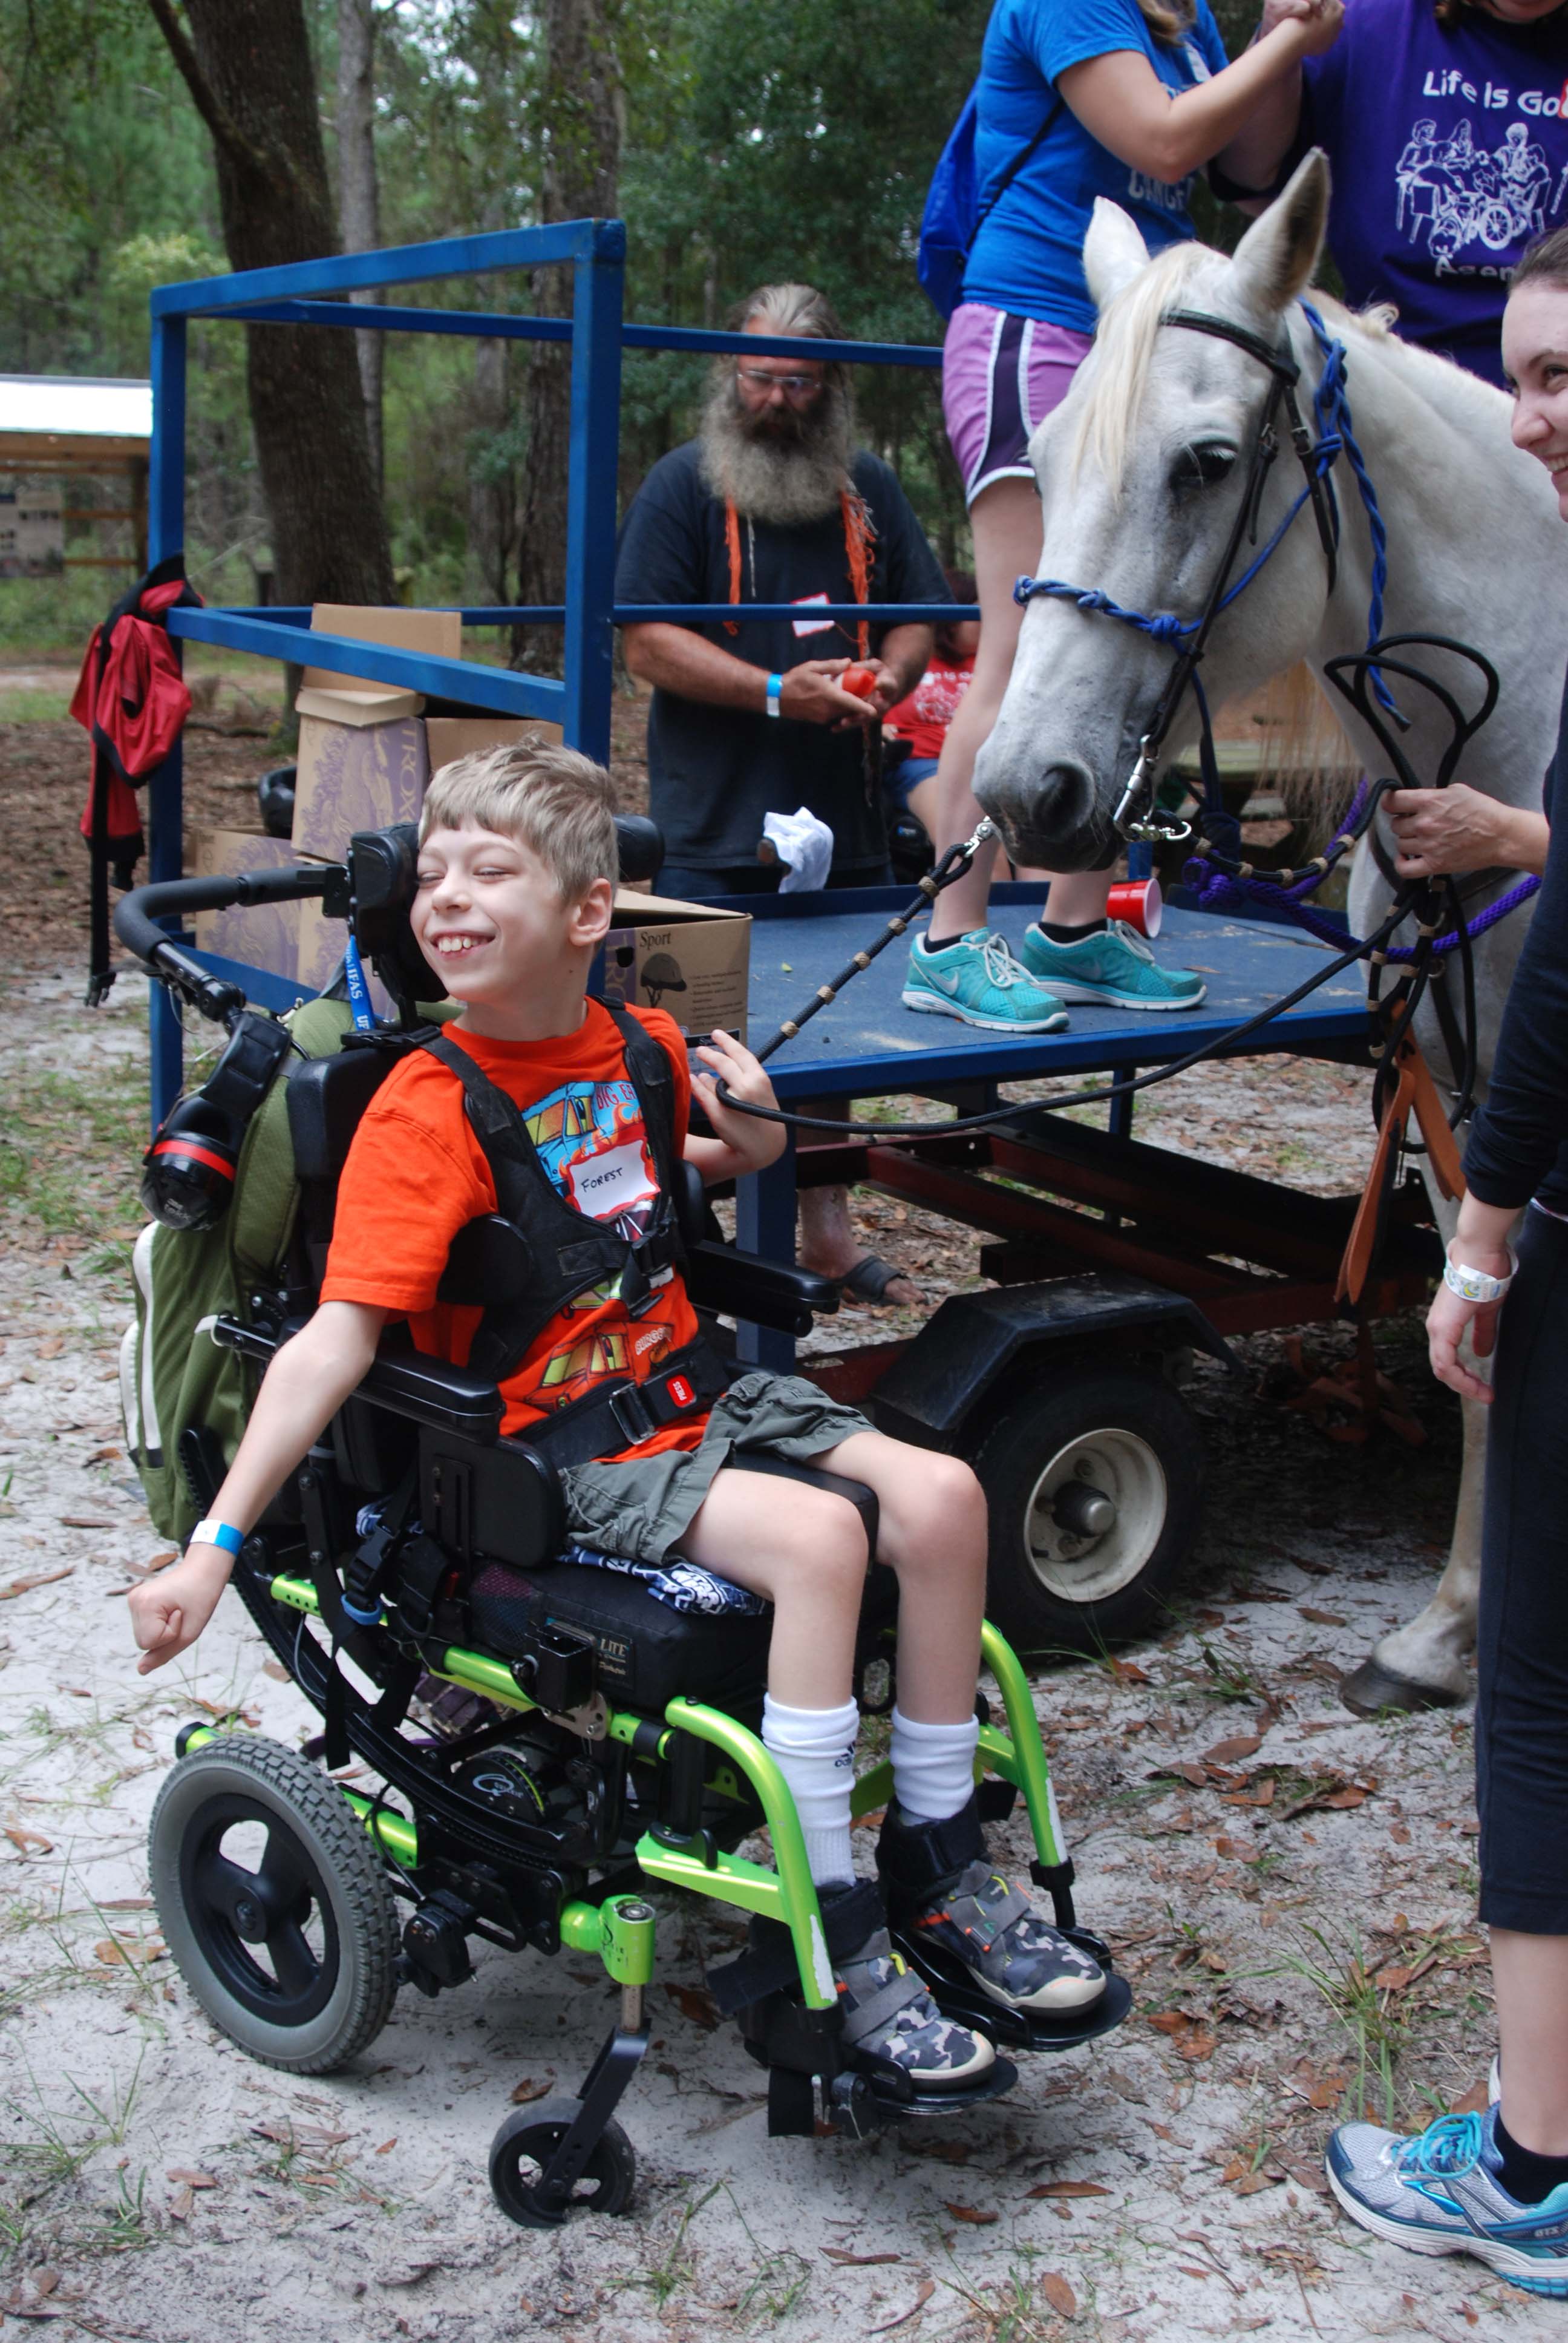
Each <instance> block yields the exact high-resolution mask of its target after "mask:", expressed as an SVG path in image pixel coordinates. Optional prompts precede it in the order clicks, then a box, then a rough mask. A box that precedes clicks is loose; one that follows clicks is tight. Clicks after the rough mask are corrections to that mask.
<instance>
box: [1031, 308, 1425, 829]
mask: <svg viewBox="0 0 1568 2343" xmlns="http://www.w3.org/2000/svg"><path fill="white" fill-rule="evenodd" d="M1301 308H1302V314H1303V316H1304V317H1306V320H1307V323H1308V325H1309V326H1310V327H1311V328H1312V337H1313V339H1314V341H1315V342H1316V344H1317V346H1318V349H1319V351H1320V353H1321V354H1322V359H1323V366H1322V372H1321V374H1320V376H1319V377H1318V382H1317V386H1316V387H1315V389H1314V390H1313V393H1312V423H1313V427H1314V435H1315V436H1313V437H1310V438H1309V437H1308V434H1307V430H1306V427H1305V425H1304V424H1303V423H1302V419H1301V416H1300V412H1299V410H1298V408H1297V406H1296V399H1295V389H1294V386H1295V383H1296V381H1297V380H1298V378H1299V373H1300V369H1299V368H1298V367H1297V365H1296V362H1295V360H1294V358H1293V357H1292V356H1291V354H1290V351H1289V348H1288V347H1276V346H1272V345H1271V344H1269V343H1268V342H1266V341H1264V340H1263V339H1262V338H1261V336H1259V335H1255V334H1253V333H1251V332H1250V331H1249V330H1248V328H1246V327H1241V326H1236V325H1233V324H1232V323H1231V320H1230V319H1229V318H1225V317H1210V316H1208V315H1206V314H1204V313H1203V312H1201V311H1198V310H1185V309H1179V310H1174V311H1171V313H1170V314H1169V315H1168V316H1167V317H1165V318H1164V319H1163V320H1162V321H1161V322H1162V323H1164V324H1166V325H1171V326H1184V327H1190V328H1191V330H1193V331H1194V332H1198V333H1207V334H1213V335H1216V336H1217V337H1220V338H1221V339H1222V340H1225V341H1231V342H1234V343H1235V344H1236V345H1237V346H1238V347H1240V348H1241V349H1243V350H1245V351H1246V352H1247V353H1248V354H1249V356H1251V357H1255V358H1257V359H1258V360H1259V362H1260V363H1261V365H1264V366H1266V367H1269V368H1270V370H1271V373H1272V375H1273V377H1274V390H1273V395H1272V397H1271V399H1270V400H1269V403H1268V406H1267V407H1266V408H1265V409H1264V412H1263V416H1262V418H1261V422H1260V425H1259V429H1258V437H1257V440H1256V442H1255V444H1254V447H1253V455H1252V468H1251V477H1250V478H1249V480H1248V483H1247V488H1246V492H1245V494H1244V496H1243V498H1242V501H1241V508H1240V511H1239V513H1238V515H1237V521H1236V526H1235V528H1234V529H1233V530H1232V532H1231V541H1230V544H1229V546H1228V547H1227V548H1226V553H1225V558H1224V560H1223V562H1222V564H1221V569H1220V573H1219V576H1218V577H1217V578H1216V579H1215V581H1214V585H1213V587H1212V588H1211V590H1210V595H1209V598H1208V601H1207V603H1206V605H1205V607H1204V608H1203V610H1202V612H1201V615H1200V616H1199V617H1198V618H1177V617H1176V616H1175V615H1174V613H1172V612H1171V611H1157V612H1155V613H1153V614H1152V615H1151V614H1149V613H1148V612H1145V611H1142V610H1129V609H1125V608H1123V607H1122V606H1121V603H1120V602H1113V601H1112V600H1111V597H1110V595H1109V594H1106V593H1103V592H1101V589H1100V588H1098V587H1082V586H1071V585H1069V584H1068V583H1067V582H1066V580H1065V579H1063V578H1020V579H1019V580H1018V582H1017V584H1016V585H1015V586H1014V588H1013V589H1012V592H1013V599H1014V601H1015V602H1017V603H1019V604H1020V606H1021V607H1024V608H1027V607H1028V605H1029V604H1030V602H1031V601H1033V600H1034V599H1035V598H1036V597H1037V596H1039V595H1049V596H1050V597H1051V598H1054V599H1055V600H1057V601H1062V602H1073V603H1076V604H1077V606H1078V608H1080V609H1081V610H1089V611H1094V612H1098V613H1100V614H1101V616H1103V617H1105V618H1115V619H1116V620H1118V621H1119V623H1120V624H1121V625H1122V626H1125V627H1132V628H1136V629H1137V631H1138V632H1139V633H1140V634H1143V635H1147V636H1148V637H1149V638H1150V639H1151V641H1154V642H1159V643H1166V644H1168V645H1169V646H1170V648H1171V650H1172V651H1173V652H1174V653H1175V655H1176V665H1175V667H1174V669H1172V672H1171V679H1170V682H1169V684H1168V685H1167V688H1166V689H1165V692H1164V693H1163V695H1162V697H1161V702H1160V706H1159V709H1157V711H1156V714H1155V718H1154V720H1153V723H1152V724H1151V727H1150V729H1149V731H1148V732H1147V733H1146V734H1145V735H1144V738H1143V740H1142V743H1141V749H1140V753H1139V759H1138V763H1137V765H1136V767H1135V768H1134V770H1133V774H1132V777H1131V779H1130V781H1129V782H1128V785H1127V788H1126V789H1125V790H1124V792H1123V794H1122V799H1121V805H1120V806H1119V807H1118V809H1117V814H1116V826H1117V828H1118V829H1119V830H1122V832H1123V834H1124V835H1126V836H1129V837H1148V836H1154V837H1159V836H1166V837H1175V838H1179V837H1181V836H1184V835H1185V830H1184V829H1175V830H1166V829H1163V828H1162V827H1161V826H1160V825H1158V824H1154V823H1152V822H1151V821H1150V820H1146V819H1141V818H1140V812H1139V806H1138V799H1139V795H1140V792H1141V790H1142V789H1143V788H1144V787H1145V785H1146V784H1147V782H1148V776H1149V773H1150V769H1151V763H1152V760H1153V758H1154V756H1155V755H1156V754H1157V752H1158V750H1159V749H1160V746H1161V742H1162V741H1163V739H1164V738H1165V735H1166V733H1167V732H1168V731H1169V730H1170V728H1171V722H1172V721H1173V719H1174V718H1175V714H1176V710H1177V708H1178V707H1179V705H1180V703H1181V695H1182V693H1183V692H1184V691H1185V689H1186V688H1187V686H1188V684H1189V683H1191V687H1192V692H1193V696H1194V698H1195V699H1196V700H1197V703H1198V715H1199V725H1200V738H1199V758H1200V763H1201V769H1202V774H1203V785H1204V795H1205V799H1206V802H1205V805H1204V820H1205V827H1206V828H1207V829H1208V830H1209V831H1210V833H1211V835H1212V833H1213V830H1214V826H1215V825H1216V823H1217V824H1219V825H1220V826H1221V829H1223V828H1224V827H1226V826H1227V825H1229V826H1230V827H1231V828H1232V829H1234V828H1235V827H1236V826H1235V825H1234V823H1233V822H1232V820H1231V817H1230V816H1227V815H1226V814H1225V813H1224V811H1223V807H1222V804H1221V795H1220V789H1219V770H1218V766H1217V763H1216V760H1215V757H1214V742H1213V726H1212V723H1211V718H1210V713H1209V702H1208V698H1207V695H1206V694H1205V692H1204V689H1203V685H1202V681H1201V678H1200V676H1199V673H1198V662H1199V660H1200V659H1201V658H1202V656H1203V649H1204V644H1205V641H1206V639H1207V636H1208V632H1209V629H1210V628H1211V626H1212V624H1213V622H1214V620H1215V619H1216V618H1218V617H1219V615H1220V613H1221V610H1225V609H1228V608H1229V607H1230V605H1231V603H1232V602H1233V601H1235V599H1236V598H1237V597H1238V595H1240V594H1242V593H1244V592H1245V590H1246V588H1248V587H1249V586H1250V585H1251V582H1252V580H1253V578H1256V577H1257V576H1258V574H1259V572H1260V571H1261V569H1263V568H1265V567H1266V566H1267V564H1268V563H1269V561H1270V560H1271V558H1272V557H1273V555H1274V554H1275V552H1276V551H1277V550H1278V548H1279V547H1280V546H1281V545H1282V543H1283V541H1284V539H1285V538H1286V536H1287V535H1288V534H1289V532H1290V530H1291V528H1292V525H1293V523H1294V522H1295V520H1296V518H1297V516H1298V514H1299V513H1300V512H1301V510H1302V507H1303V506H1304V505H1306V504H1307V503H1309V502H1310V503H1312V507H1313V509H1314V512H1315V514H1316V517H1317V521H1318V529H1319V535H1320V537H1321V538H1322V546H1323V553H1324V558H1325V559H1326V560H1327V562H1328V565H1329V582H1330V588H1331V591H1332V585H1333V580H1334V577H1335V574H1336V557H1337V547H1338V541H1339V507H1338V503H1337V501H1336V499H1335V497H1334V491H1333V481H1332V471H1333V466H1334V463H1335V461H1336V460H1337V458H1339V457H1340V456H1341V455H1343V456H1344V457H1345V458H1346V459H1347V460H1348V462H1349V464H1350V467H1351V470H1352V475H1353V477H1354V479H1355V483H1356V486H1357V488H1358V489H1359V490H1360V493H1361V499H1362V508H1363V510H1364V511H1365V513H1366V518H1367V528H1368V530H1369V532H1370V534H1371V537H1372V589H1371V594H1370V596H1369V599H1368V608H1367V643H1368V647H1369V649H1370V648H1371V647H1372V645H1374V644H1375V643H1376V642H1377V640H1378V638H1379V636H1380V635H1381V634H1382V609H1383V591H1384V588H1385V587H1386V585H1387V582H1388V531H1387V528H1386V527H1385V525H1384V522H1383V518H1382V512H1381V511H1380V509H1379V507H1378V500H1377V491H1376V489H1375V488H1373V486H1372V478H1371V475H1370V474H1369V472H1368V470H1367V468H1366V462H1365V459H1364V458H1363V457H1362V451H1361V447H1360V446H1359V444H1358V442H1357V440H1356V436H1355V430H1354V427H1353V425H1352V418H1351V408H1350V400H1349V397H1347V395H1346V391H1345V366H1346V353H1345V346H1344V344H1343V343H1342V341H1337V340H1334V339H1332V337H1331V336H1330V334H1329V332H1328V328H1327V327H1325V326H1324V324H1323V321H1322V317H1320V316H1319V315H1318V312H1317V311H1316V310H1315V309H1314V308H1313V307H1312V304H1311V303H1310V302H1307V301H1303V302H1302V304H1301ZM1282 397H1283V398H1284V399H1285V400H1286V403H1287V406H1288V409H1289V414H1290V420H1291V432H1292V443H1293V445H1294V447H1295V451H1296V454H1297V457H1298V458H1299V459H1300V462H1301V465H1302V471H1303V473H1304V474H1305V479H1304V482H1303V485H1302V490H1301V493H1300V494H1299V495H1298V496H1297V497H1296V498H1295V499H1294V501H1293V502H1292V505H1291V507H1290V509H1289V511H1288V512H1287V513H1286V514H1285V517H1284V518H1283V519H1282V521H1281V522H1280V524H1279V526H1278V527H1277V528H1275V529H1274V531H1273V533H1272V535H1271V537H1270V538H1269V540H1268V542H1267V544H1266V545H1264V546H1263V548H1261V551H1260V552H1258V553H1256V554H1255V555H1254V556H1253V558H1252V559H1251V561H1250V562H1249V563H1248V565H1247V567H1246V568H1245V569H1244V570H1243V571H1242V573H1241V576H1240V577H1239V578H1236V579H1234V580H1233V581H1232V580H1231V578H1230V571H1231V565H1232V564H1233V562H1234V560H1235V558H1236V555H1237V553H1238V551H1239V550H1240V547H1241V536H1242V533H1243V530H1244V529H1245V528H1246V526H1247V523H1248V519H1249V516H1250V515H1253V514H1255V511H1256V507H1257V503H1258V500H1259V498H1261V492H1262V488H1263V484H1264V480H1265V478H1266V475H1267V471H1268V467H1269V465H1270V464H1271V461H1272V460H1273V457H1274V454H1275V452H1276V449H1275V441H1274V437H1273V418H1274V413H1275V409H1276V407H1278V405H1279V402H1280V400H1281V398H1282ZM1371 680H1372V690H1373V692H1374V693H1375V695H1376V697H1377V699H1378V700H1379V702H1380V704H1381V705H1382V707H1383V708H1384V709H1386V710H1387V711H1388V713H1389V714H1390V715H1392V717H1393V718H1394V719H1395V720H1396V721H1398V722H1402V721H1403V719H1402V717H1401V715H1400V712H1399V709H1398V708H1397V707H1396V705H1395V703H1394V700H1393V698H1392V694H1391V693H1390V691H1389V690H1388V688H1387V686H1386V685H1385V684H1384V682H1383V679H1382V676H1381V674H1379V673H1378V671H1377V669H1376V668H1375V667H1374V668H1373V669H1372V678H1371ZM1237 842H1238V843H1239V837H1238V840H1237Z"/></svg>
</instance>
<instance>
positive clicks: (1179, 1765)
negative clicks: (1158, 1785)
mask: <svg viewBox="0 0 1568 2343" xmlns="http://www.w3.org/2000/svg"><path fill="white" fill-rule="evenodd" d="M1146 1778H1147V1779H1148V1780H1149V1781H1151V1782H1185V1783H1187V1785H1189V1787H1190V1788H1191V1789H1194V1790H1204V1789H1207V1788H1208V1786H1209V1776H1208V1775H1207V1774H1205V1772H1204V1771H1203V1768H1202V1767H1201V1765H1196V1764H1194V1763H1193V1762H1192V1760H1191V1759H1190V1758H1179V1759H1178V1760H1177V1762H1176V1763H1175V1764H1174V1765H1156V1766H1154V1767H1153V1768H1152V1769H1151V1772H1150V1773H1149V1775H1147V1776H1146Z"/></svg>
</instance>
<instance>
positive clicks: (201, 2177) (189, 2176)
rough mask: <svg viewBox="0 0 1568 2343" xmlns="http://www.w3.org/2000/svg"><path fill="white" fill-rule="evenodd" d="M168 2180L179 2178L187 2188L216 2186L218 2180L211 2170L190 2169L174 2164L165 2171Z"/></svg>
mask: <svg viewBox="0 0 1568 2343" xmlns="http://www.w3.org/2000/svg"><path fill="white" fill-rule="evenodd" d="M164 2177H165V2179H166V2180H178V2181H181V2182H183V2183H184V2185H185V2187H187V2188H216V2187H217V2182H216V2180H215V2179H214V2178H213V2177H212V2174H211V2173H210V2172H192V2171H188V2170H187V2169H186V2167H184V2166H183V2165H179V2164H172V2165H171V2166H170V2167H169V2168H168V2170H167V2172H166V2173H165V2175H164Z"/></svg>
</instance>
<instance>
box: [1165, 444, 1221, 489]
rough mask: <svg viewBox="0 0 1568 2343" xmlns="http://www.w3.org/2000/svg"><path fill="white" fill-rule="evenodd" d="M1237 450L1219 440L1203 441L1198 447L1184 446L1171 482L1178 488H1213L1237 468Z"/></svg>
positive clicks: (1172, 472) (1172, 471) (1174, 468)
mask: <svg viewBox="0 0 1568 2343" xmlns="http://www.w3.org/2000/svg"><path fill="white" fill-rule="evenodd" d="M1235 463H1236V450H1235V449H1234V447H1225V446H1223V445H1222V444H1221V442H1219V441H1217V440H1207V441H1204V442H1201V444H1200V445H1199V446H1198V447H1183V448H1182V450H1181V454H1180V455H1179V456H1178V457H1177V458H1176V461H1175V464H1174V466H1173V467H1172V470H1171V484H1172V486H1173V487H1175V488H1218V486H1219V485H1220V482H1221V480H1226V479H1229V478H1230V477H1231V472H1232V470H1233V469H1234V468H1235Z"/></svg>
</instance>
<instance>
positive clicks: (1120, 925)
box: [1106, 920, 1154, 968]
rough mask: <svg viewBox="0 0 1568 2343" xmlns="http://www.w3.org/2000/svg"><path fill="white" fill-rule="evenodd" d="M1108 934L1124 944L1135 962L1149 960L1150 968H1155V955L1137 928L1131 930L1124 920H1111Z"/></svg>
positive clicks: (1107, 929)
mask: <svg viewBox="0 0 1568 2343" xmlns="http://www.w3.org/2000/svg"><path fill="white" fill-rule="evenodd" d="M1106 933H1107V934H1108V935H1112V936H1115V937H1116V938H1117V940H1119V941H1120V942H1121V943H1124V944H1125V945H1126V946H1127V949H1128V950H1129V951H1130V952H1131V954H1132V957H1133V959H1134V960H1147V961H1148V963H1149V965H1150V967H1151V968H1152V967H1153V965H1154V954H1153V952H1152V951H1151V950H1150V947H1149V945H1148V944H1147V943H1146V942H1145V940H1144V939H1143V938H1142V937H1141V935H1140V934H1139V932H1138V930H1137V929H1136V928H1130V927H1129V926H1128V925H1127V922H1126V921H1125V920H1111V921H1110V922H1109V923H1108V925H1107V928H1106Z"/></svg>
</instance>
